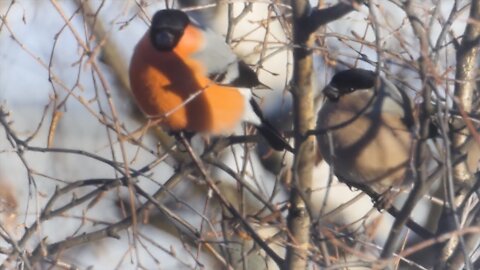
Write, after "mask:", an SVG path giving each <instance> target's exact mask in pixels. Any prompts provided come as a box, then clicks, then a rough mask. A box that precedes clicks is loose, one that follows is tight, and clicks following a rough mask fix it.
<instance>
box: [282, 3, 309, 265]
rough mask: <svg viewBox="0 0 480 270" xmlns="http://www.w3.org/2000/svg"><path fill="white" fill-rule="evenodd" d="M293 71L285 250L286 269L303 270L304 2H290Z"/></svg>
mask: <svg viewBox="0 0 480 270" xmlns="http://www.w3.org/2000/svg"><path fill="white" fill-rule="evenodd" d="M292 10H293V29H294V31H293V41H294V45H295V48H294V51H293V59H294V71H293V84H292V85H293V86H292V89H291V92H292V96H293V104H294V107H293V108H294V130H295V148H296V150H297V152H296V155H295V163H294V167H293V169H292V170H293V175H294V177H293V179H294V181H293V184H292V190H291V193H290V210H289V213H288V221H287V223H288V230H289V232H290V237H291V239H290V240H289V245H288V248H287V257H286V261H285V268H286V269H305V268H306V266H307V251H308V244H309V237H310V223H311V219H310V216H309V215H308V211H307V209H306V205H307V203H306V200H309V199H310V190H311V186H312V171H313V165H314V164H313V162H314V150H315V147H314V137H313V136H309V137H306V136H305V134H306V132H307V131H308V130H311V129H314V128H315V121H314V120H315V112H314V106H313V104H314V103H313V100H314V96H313V91H312V90H313V89H312V82H311V76H312V56H311V52H310V51H309V48H310V47H311V45H312V39H311V38H310V33H309V31H308V27H307V18H308V15H309V12H310V5H309V3H308V1H305V0H302V1H300V0H299V1H292Z"/></svg>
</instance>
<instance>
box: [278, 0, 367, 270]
mask: <svg viewBox="0 0 480 270" xmlns="http://www.w3.org/2000/svg"><path fill="white" fill-rule="evenodd" d="M359 2H360V1H356V0H355V1H351V3H345V2H343V1H340V2H339V3H338V4H336V5H334V6H331V7H329V8H325V9H316V10H313V11H312V10H311V8H310V4H309V2H308V1H306V0H298V1H292V2H291V3H292V12H293V42H294V50H293V61H294V64H293V66H294V70H293V79H292V88H291V92H292V97H293V110H294V112H293V113H294V132H295V149H296V153H295V162H294V166H293V168H292V172H293V183H292V190H291V192H290V209H289V212H288V217H287V225H288V230H289V237H290V239H289V245H288V247H287V255H286V258H285V266H284V268H285V269H305V268H306V267H307V262H308V261H307V259H308V258H307V255H308V246H309V240H310V224H311V217H310V216H309V214H308V209H307V205H308V203H309V201H310V193H311V190H312V178H313V167H314V162H315V158H314V155H315V140H314V137H313V136H307V133H308V131H309V130H313V129H314V128H315V108H314V94H313V89H312V88H313V85H312V72H313V60H312V51H311V48H312V47H313V43H314V38H313V35H312V34H313V33H314V32H315V31H316V30H317V29H318V28H319V27H321V26H322V25H325V24H327V23H329V22H331V21H334V20H336V19H338V18H340V17H342V16H343V15H345V14H347V13H349V12H351V11H352V10H354V7H355V6H356V5H358V4H359Z"/></svg>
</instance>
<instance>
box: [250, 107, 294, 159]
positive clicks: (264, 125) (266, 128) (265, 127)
mask: <svg viewBox="0 0 480 270" xmlns="http://www.w3.org/2000/svg"><path fill="white" fill-rule="evenodd" d="M250 105H251V106H252V109H253V111H254V112H255V114H256V115H257V116H258V118H259V119H260V122H261V124H260V125H255V126H256V127H257V129H258V132H260V134H261V135H262V136H263V137H264V138H265V140H267V142H268V144H269V145H270V146H271V147H272V148H273V149H275V150H277V151H283V150H287V151H290V152H292V153H293V147H291V146H290V144H289V143H288V142H287V140H285V138H283V136H282V135H281V134H280V132H278V130H277V129H276V128H275V127H274V126H273V125H272V124H270V122H268V121H267V119H265V117H264V116H263V113H262V110H261V109H260V106H258V103H257V102H256V101H255V100H254V99H253V98H252V99H250Z"/></svg>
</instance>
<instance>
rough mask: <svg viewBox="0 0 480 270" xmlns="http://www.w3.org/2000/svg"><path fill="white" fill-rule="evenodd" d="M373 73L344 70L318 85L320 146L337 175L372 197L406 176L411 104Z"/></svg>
mask: <svg viewBox="0 0 480 270" xmlns="http://www.w3.org/2000/svg"><path fill="white" fill-rule="evenodd" d="M378 79H379V81H378V84H376V81H377V76H376V74H375V72H373V71H368V70H364V69H349V70H345V71H341V72H338V73H337V74H335V75H334V76H333V78H332V80H331V81H330V83H329V84H328V85H327V86H326V87H325V88H324V89H323V93H324V95H325V97H326V99H325V103H324V104H323V106H322V107H321V109H320V111H319V114H318V120H317V129H322V130H328V131H327V132H325V133H323V132H322V133H321V134H320V133H319V134H317V141H318V145H319V150H320V153H321V154H322V156H323V157H324V159H325V160H326V162H327V163H328V164H330V166H332V167H333V171H334V173H335V175H336V176H337V177H338V179H339V180H340V181H342V182H345V183H346V184H348V185H349V186H353V187H356V188H359V189H361V190H362V191H364V192H366V193H367V194H369V195H370V196H372V198H374V199H380V197H379V196H380V195H382V194H384V193H385V192H387V191H389V190H390V188H391V187H393V186H399V185H401V184H402V183H404V180H406V179H409V178H410V179H411V172H412V170H411V169H410V164H409V163H410V160H411V158H410V157H411V156H412V142H413V133H412V131H413V126H414V124H415V122H414V118H413V115H412V108H413V106H412V103H411V100H410V99H409V97H408V96H407V95H406V94H405V93H403V92H401V91H399V90H398V89H397V88H396V87H395V86H394V85H393V84H392V83H391V82H389V81H388V80H386V79H385V78H383V77H382V76H380V77H379V78H378ZM376 85H377V87H376Z"/></svg>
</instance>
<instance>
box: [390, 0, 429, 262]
mask: <svg viewBox="0 0 480 270" xmlns="http://www.w3.org/2000/svg"><path fill="white" fill-rule="evenodd" d="M404 10H405V13H406V14H407V17H408V20H409V21H410V24H411V26H412V29H413V33H414V34H415V37H416V38H417V39H418V42H419V44H420V58H419V59H418V64H419V75H420V79H421V80H422V85H423V88H422V98H423V102H422V104H421V106H420V108H419V109H420V110H419V114H418V128H417V131H418V133H417V141H416V146H415V147H414V148H413V149H415V155H414V164H415V173H416V179H415V185H414V187H413V189H412V191H411V192H410V194H409V196H408V198H407V201H406V202H405V204H404V205H403V207H402V210H401V211H400V214H399V216H398V217H397V218H396V219H395V222H394V223H393V225H392V229H391V231H390V234H389V235H388V239H387V241H386V243H385V245H384V248H383V250H382V254H381V258H382V259H388V258H391V256H392V255H393V252H394V250H395V248H396V247H397V243H398V240H399V238H400V236H401V231H402V229H403V227H404V226H405V224H406V223H407V221H408V219H409V217H410V213H411V212H412V211H413V209H414V208H415V206H416V204H417V202H418V201H419V200H420V198H421V197H422V196H423V195H424V194H425V193H426V191H427V190H428V188H429V185H430V184H431V183H432V181H430V179H429V177H428V170H427V160H428V159H427V158H426V157H427V156H428V148H427V144H426V143H425V142H426V140H427V139H428V137H429V133H430V128H429V127H430V115H431V112H432V111H433V106H432V102H431V101H432V87H431V85H432V84H431V81H432V75H433V70H432V69H433V67H434V65H433V64H432V63H431V59H430V56H429V41H428V32H427V31H426V29H425V28H424V26H423V24H422V22H421V19H420V18H419V17H418V16H417V15H416V13H415V7H414V5H413V3H412V1H410V0H409V1H406V2H405V3H404Z"/></svg>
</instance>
